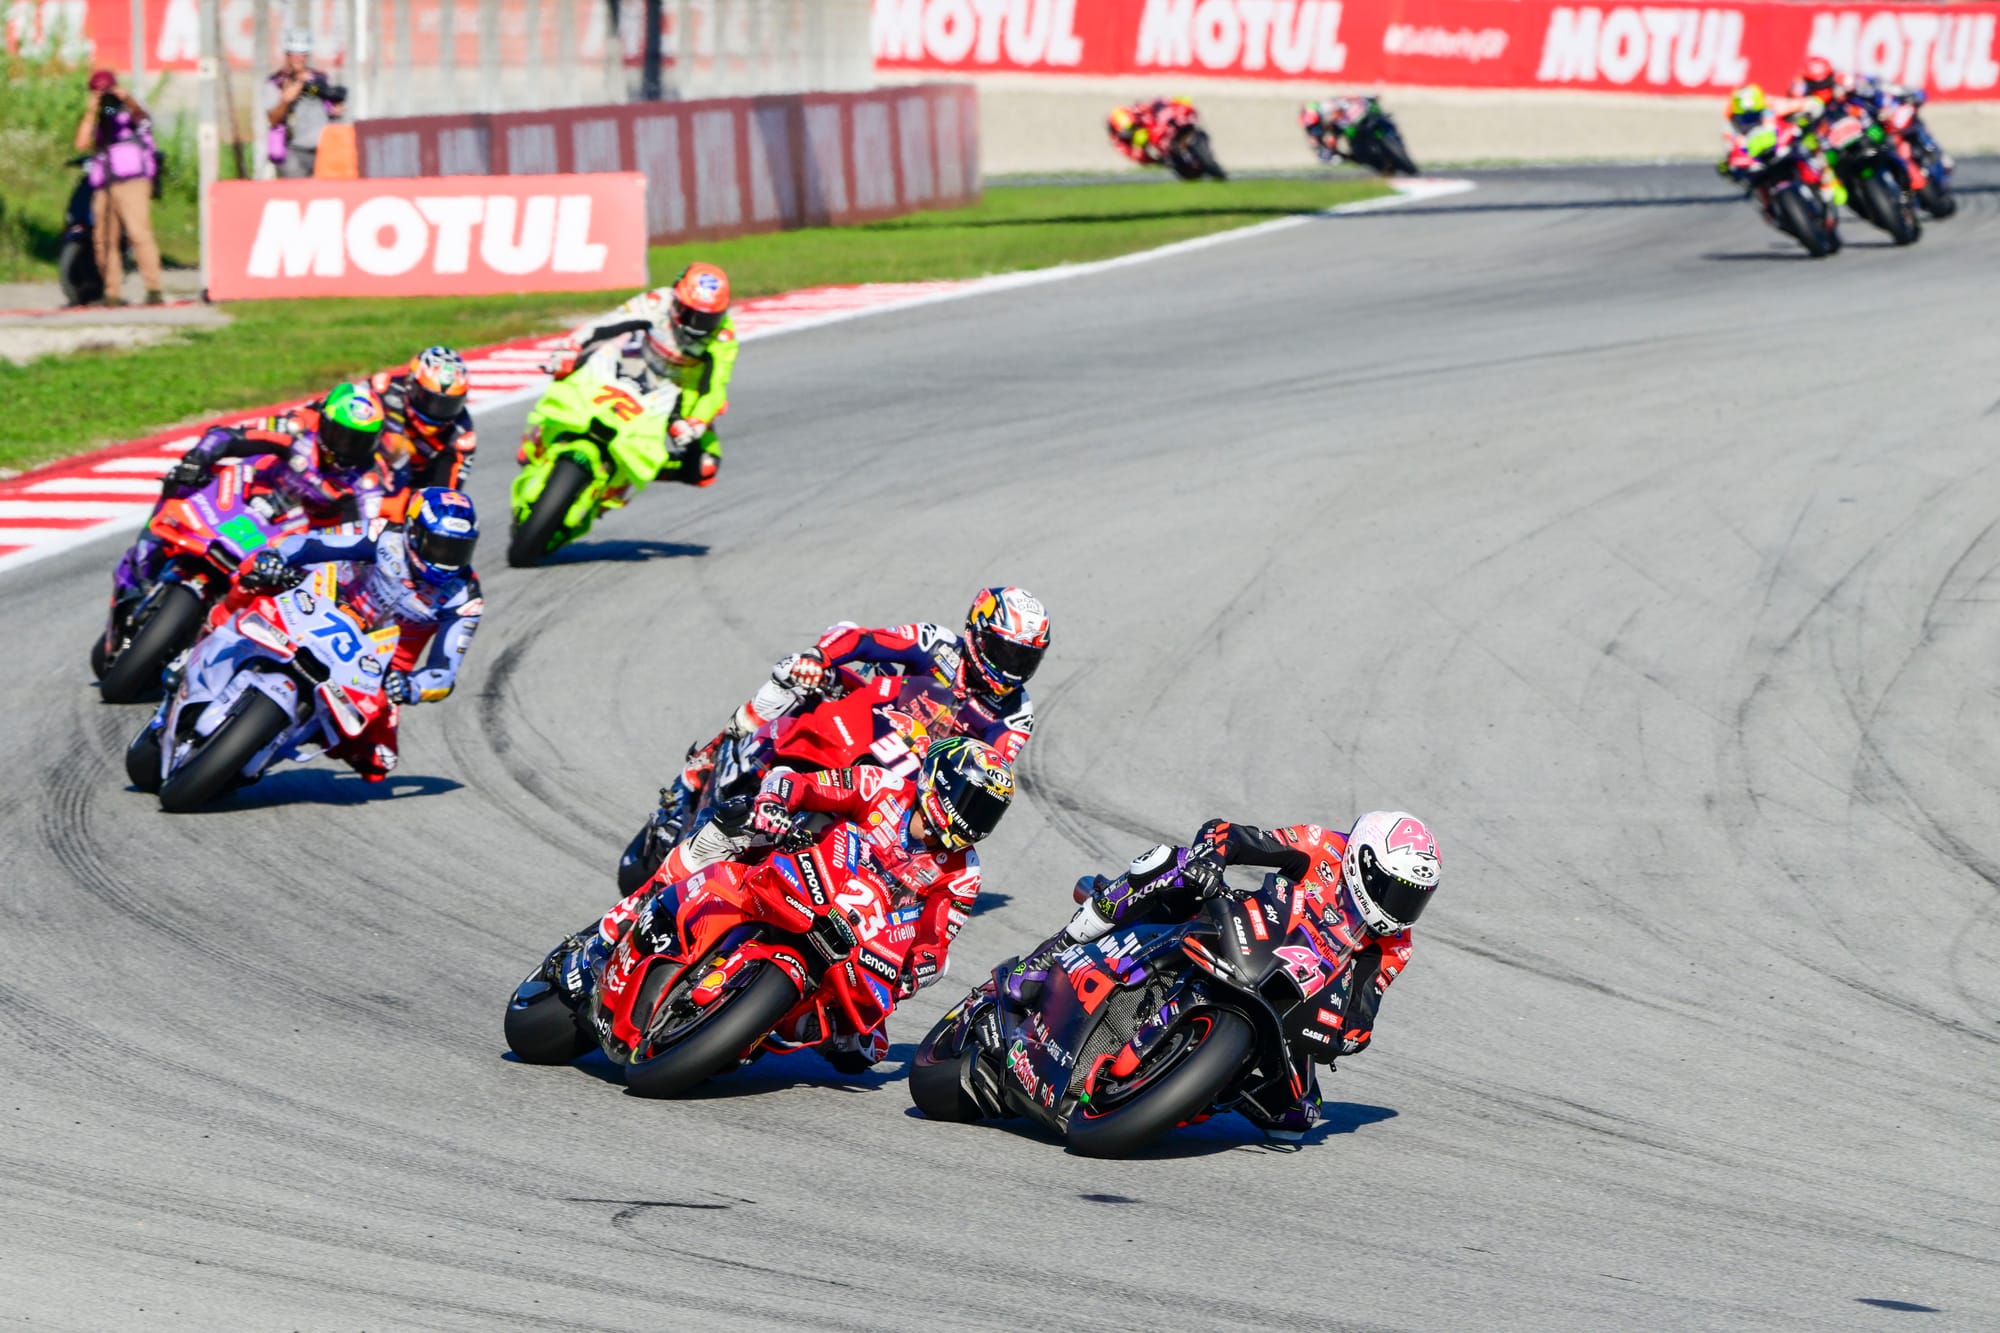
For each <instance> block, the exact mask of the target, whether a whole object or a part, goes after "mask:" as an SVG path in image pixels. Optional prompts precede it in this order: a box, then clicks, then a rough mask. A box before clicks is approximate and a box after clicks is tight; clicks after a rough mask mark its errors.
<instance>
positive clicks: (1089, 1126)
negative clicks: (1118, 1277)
mask: <svg viewBox="0 0 2000 1333" xmlns="http://www.w3.org/2000/svg"><path fill="white" fill-rule="evenodd" d="M1177 855H1178V856H1179V857H1180V858H1181V865H1180V866H1177V867H1176V873H1178V871H1179V869H1181V868H1182V867H1184V866H1185V864H1186V857H1187V855H1188V853H1187V852H1186V851H1185V850H1183V851H1180V852H1178V853H1177ZM1305 902H1306V898H1305V893H1304V890H1303V889H1302V888H1301V887H1299V886H1297V885H1293V884H1289V883H1287V882H1286V881H1285V880H1283V879H1282V878H1280V877H1279V876H1276V875H1267V876H1266V877H1265V879H1264V883H1263V887H1262V888H1260V889H1259V890H1258V891H1256V892H1255V893H1251V894H1248V895H1244V896H1241V897H1238V896H1236V895H1234V894H1232V893H1224V894H1221V895H1218V896H1216V897H1213V898H1211V899H1210V900H1209V901H1208V903H1207V904H1206V906H1205V907H1204V909H1203V911H1202V914H1201V915H1200V916H1197V917H1195V918H1194V919H1193V920H1191V921H1184V922H1181V923H1179V924H1176V925H1149V924H1139V925H1134V926H1130V927H1128V928H1126V929H1124V930H1117V931H1113V932H1112V933H1110V934H1108V935H1106V936H1104V937H1103V938H1102V939H1099V940H1094V941H1092V942H1091V943H1089V944H1079V945H1077V946H1076V947H1074V948H1072V949H1071V950H1069V951H1068V952H1067V953H1065V954H1063V955H1062V956H1061V958H1060V959H1059V960H1058V962H1057V965H1056V966H1052V967H1051V968H1050V969H1049V974H1048V980H1047V981H1046V982H1045V983H1043V985H1042V987H1041V990H1040V992H1039V993H1038V994H1036V995H1034V996H1033V997H1032V998H1031V999H1030V1000H1029V1001H1028V1002H1027V1003H1024V1004H1015V1003H1013V1002H1012V1001H1010V1000H1008V999H1007V998H1006V992H1005V991H1003V990H1002V989H1001V988H1000V981H1001V979H1002V978H1004V977H1005V976H1006V974H1007V972H1008V970H1009V969H1010V968H1011V967H1012V966H1013V965H1014V962H1015V960H1014V959H1011V958H1010V959H1008V960H1007V961H1006V962H1003V963H1002V964H1000V966H999V967H998V968H996V969H994V972H993V975H992V976H991V977H989V978H988V979H987V980H986V981H984V982H983V983H982V984H980V985H979V986H978V987H976V988H975V989H974V990H973V991H972V993H971V994H970V995H967V996H966V997H965V998H964V999H963V1000H961V1001H959V1003H958V1004H957V1005H955V1006H953V1007H952V1009H951V1010H950V1011H949V1012H947V1013H946V1014H945V1016H944V1018H943V1019H941V1020H940V1021H939V1022H938V1024H937V1026H936V1027H934V1028H932V1029H931V1031H930V1035H928V1036H927V1037H925V1038H924V1040H923V1042H922V1044H921V1045H919V1046H918V1047H917V1051H916V1055H915V1058H914V1059H913V1060H912V1061H911V1063H910V1098H911V1100H912V1101H914V1102H915V1103H916V1106H917V1109H918V1110H919V1111H921V1112H923V1113H924V1115H926V1116H928V1117H929V1118H931V1119H933V1120H979V1119H985V1118H989V1117H1022V1118H1025V1119H1027V1120H1029V1121H1031V1122H1033V1123H1035V1124H1037V1125H1040V1126H1041V1127H1043V1128H1045V1129H1047V1130H1049V1131H1051V1132H1053V1133H1055V1134H1059V1135H1062V1136H1064V1137H1065V1138H1067V1140H1068V1142H1069V1147H1070V1150H1071V1151H1072V1152H1076V1153H1079V1154H1081V1155H1083V1156H1087V1157H1123V1156H1128V1155H1130V1154H1132V1153H1134V1152H1137V1151H1139V1150H1141V1149H1143V1148H1144V1147H1146V1146H1147V1145H1148V1144H1150V1143H1152V1142H1154V1141H1155V1140H1157V1139H1159V1138H1160V1137H1161V1136H1162V1135H1164V1134H1167V1133H1169V1132H1170V1131H1172V1130H1173V1129H1174V1128H1175V1127H1176V1126H1179V1125H1182V1124H1185V1123H1187V1122H1188V1121H1191V1120H1194V1119H1196V1118H1198V1117H1200V1116H1202V1115H1204V1114H1209V1113H1219V1112H1224V1111H1231V1110H1238V1109H1251V1110H1255V1111H1258V1112H1260V1113H1262V1114H1264V1115H1265V1116H1266V1117H1271V1118H1275V1117H1276V1116H1278V1115H1280V1114H1282V1113H1283V1112H1284V1111H1285V1110H1286V1108H1288V1107H1290V1106H1292V1105H1294V1104H1295V1103H1296V1102H1297V1101H1298V1099H1299V1096H1300V1094H1301V1092H1302V1091H1303V1089H1304V1088H1305V1087H1306V1086H1307V1083H1306V1079H1307V1077H1308V1076H1309V1074H1310V1069H1309V1065H1310V1063H1311V1061H1312V1059H1313V1058H1314V1056H1315V1055H1318V1056H1319V1058H1321V1059H1324V1058H1325V1052H1326V1050H1327V1049H1328V1046H1329V1043H1334V1042H1337V1041H1338V1040H1339V1038H1338V1035H1337V1033H1336V1032H1335V1031H1333V1029H1334V1028H1337V1027H1338V1019H1337V1018H1335V1019H1333V1021H1332V1023H1331V1025H1330V1024H1329V1018H1330V1017H1332V1014H1333V1012H1335V1011H1338V1010H1339V1008H1340V1003H1339V994H1338V992H1339V984H1340V983H1339V981H1338V977H1337V974H1336V973H1334V972H1333V971H1330V970H1329V968H1328V966H1327V963H1326V960H1325V959H1324V958H1323V957H1322V956H1321V955H1320V954H1319V953H1318V952H1317V951H1316V950H1315V949H1313V948H1311V947H1309V945H1308V943H1307V942H1306V936H1305V935H1304V933H1303V932H1297V931H1296V927H1297V926H1298V923H1299V921H1300V918H1301V915H1302V914H1303V913H1304V911H1305V910H1306V908H1305Z"/></svg>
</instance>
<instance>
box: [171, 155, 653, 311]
mask: <svg viewBox="0 0 2000 1333" xmlns="http://www.w3.org/2000/svg"><path fill="white" fill-rule="evenodd" d="M645 180H646V178H645V177H644V176H643V175H642V174H640V173H638V172H604V173H597V174H592V175H579V176H493V177H453V178H450V179H449V180H445V179H439V180H360V181H332V180H327V181H322V180H302V181H223V182H219V183H217V184H216V185H215V186H214V187H212V191H211V194H210V205H211V209H212V215H213V219H214V220H213V232H212V245H211V252H212V255H213V267H214V274H213V276H212V277H211V279H210V284H209V287H210V292H211V294H212V295H213V296H214V297H215V298H216V299H218V300H241V299H245V298H250V297H265V296H359V295H370V296H417V295H446V294H455V293H469V292H495V293H497V292H526V291H543V290H547V291H568V290H577V289H583V288H590V289H598V288H611V287H625V286H634V285H639V284H642V283H643V282H644V281H645V276H646V273H645V260H646V235H645Z"/></svg>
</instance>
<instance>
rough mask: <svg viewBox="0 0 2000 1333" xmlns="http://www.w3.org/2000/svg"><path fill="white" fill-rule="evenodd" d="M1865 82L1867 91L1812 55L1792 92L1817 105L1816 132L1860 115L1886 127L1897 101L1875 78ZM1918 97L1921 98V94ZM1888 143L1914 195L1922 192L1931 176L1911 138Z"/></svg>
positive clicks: (1893, 136)
mask: <svg viewBox="0 0 2000 1333" xmlns="http://www.w3.org/2000/svg"><path fill="white" fill-rule="evenodd" d="M1865 82H1866V84H1867V89H1866V91H1864V90H1863V87H1862V81H1859V80H1857V79H1855V77H1854V76H1853V75H1848V74H1841V73H1839V72H1838V71H1836V70H1835V69H1834V67H1833V64H1832V62H1830V61H1828V60H1827V59H1826V58H1825V57H1824V56H1813V57H1812V58H1811V59H1809V60H1807V61H1806V63H1805V68H1804V69H1802V70H1801V71H1800V72H1799V77H1798V79H1797V80H1796V81H1795V82H1794V83H1793V84H1792V92H1793V94H1794V95H1795V96H1798V97H1801V98H1804V99H1807V101H1808V102H1809V103H1814V104H1817V110H1816V111H1814V112H1812V113H1811V122H1812V123H1811V128H1812V129H1813V130H1814V131H1815V132H1816V133H1817V131H1818V130H1819V129H1821V128H1823V127H1824V126H1827V125H1831V124H1832V123H1834V122H1835V121H1838V120H1840V119H1841V118H1842V117H1843V116H1847V115H1854V116H1859V117H1860V118H1861V119H1862V121H1864V122H1865V123H1867V124H1870V125H1875V124H1885V120H1884V117H1885V116H1886V114H1887V113H1888V111H1890V110H1893V109H1894V107H1895V106H1896V105H1897V102H1898V99H1896V98H1894V97H1889V96H1886V95H1885V94H1884V92H1883V91H1882V89H1883V88H1884V86H1885V85H1881V84H1877V83H1876V81H1875V80H1873V79H1868V80H1866V81H1865ZM1918 97H1919V98H1921V97H1922V94H1921V93H1920V94H1918ZM1919 123H1920V122H1919ZM1888 143H1889V144H1890V146H1891V147H1892V148H1893V149H1894V150H1895V153H1896V156H1897V157H1899V158H1901V159H1902V162H1903V167H1904V169H1905V170H1906V171H1907V172H1908V174H1909V180H1910V190H1911V192H1912V193H1918V194H1920V193H1922V192H1923V189H1924V187H1925V186H1926V185H1928V184H1929V183H1930V176H1929V175H1928V174H1927V173H1926V172H1925V170H1924V165H1923V163H1922V162H1921V161H1919V160H1918V159H1917V154H1916V153H1915V151H1914V150H1913V149H1912V147H1911V144H1910V141H1909V139H1908V138H1907V137H1906V136H1905V135H1903V134H1902V133H1891V134H1890V135H1889V136H1888Z"/></svg>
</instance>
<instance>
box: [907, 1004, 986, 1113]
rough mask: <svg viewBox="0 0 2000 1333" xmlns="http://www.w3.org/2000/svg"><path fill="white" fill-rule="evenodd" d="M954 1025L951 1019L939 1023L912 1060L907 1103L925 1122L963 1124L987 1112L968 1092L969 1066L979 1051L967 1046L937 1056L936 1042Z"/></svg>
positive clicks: (969, 1083)
mask: <svg viewBox="0 0 2000 1333" xmlns="http://www.w3.org/2000/svg"><path fill="white" fill-rule="evenodd" d="M953 1026H954V1020H952V1019H950V1018H946V1019H943V1020H941V1021H940V1022H939V1023H938V1025H937V1026H936V1027H934V1028H932V1029H931V1031H930V1035H929V1036H927V1037H925V1038H924V1040H923V1044H922V1045H921V1046H919V1047H917V1053H916V1054H915V1055H914V1056H912V1057H911V1059H910V1101H911V1102H912V1103H914V1104H915V1106H916V1108H917V1109H918V1110H919V1111H921V1112H923V1113H924V1118H925V1119H927V1120H944V1121H949V1122H953V1123H961V1124H962V1123H964V1122H966V1121H970V1120H978V1119H980V1118H981V1117H983V1116H984V1115H985V1114H986V1112H985V1111H984V1110H983V1109H982V1108H981V1107H980V1105H979V1100H978V1099H977V1098H976V1097H974V1096H973V1095H972V1090H971V1079H972V1064H973V1061H975V1060H977V1059H978V1058H979V1048H978V1047H977V1046H966V1047H963V1048H961V1049H960V1050H958V1051H957V1052H956V1053H952V1054H944V1055H940V1054H939V1053H938V1049H937V1044H938V1042H939V1040H941V1039H942V1038H943V1037H944V1034H945V1033H946V1032H947V1031H949V1030H950V1029H951V1028H952V1027H953Z"/></svg>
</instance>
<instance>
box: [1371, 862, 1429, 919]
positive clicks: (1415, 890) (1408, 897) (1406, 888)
mask: <svg viewBox="0 0 2000 1333" xmlns="http://www.w3.org/2000/svg"><path fill="white" fill-rule="evenodd" d="M1359 860H1360V862H1361V891H1362V892H1363V893H1365V894H1367V895H1368V898H1369V900H1370V901H1371V902H1373V903H1374V904H1375V906H1376V907H1377V908H1379V909H1380V910H1381V912H1382V915H1384V916H1386V917H1388V918H1389V919H1390V920H1391V921H1394V922H1395V923H1396V924H1397V925H1399V926H1401V927H1402V928H1403V929H1404V930H1408V929H1409V928H1410V927H1411V926H1414V925H1415V924H1417V918H1418V917H1420V916H1422V915H1423V914H1424V906H1425V904H1427V903H1429V902H1430V900H1431V891H1430V890H1429V889H1427V888H1425V887H1424V886H1423V885H1421V884H1413V883H1411V882H1410V881H1409V880H1407V879H1399V878H1397V877H1396V876H1394V875H1392V874H1390V873H1389V872H1388V871H1386V870H1384V869H1383V868H1382V866H1381V864H1380V863H1379V862H1377V861H1376V859H1375V857H1374V856H1373V854H1371V853H1370V852H1369V850H1368V849H1367V848H1365V847H1364V848H1362V849H1361V855H1360V857H1359Z"/></svg>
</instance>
